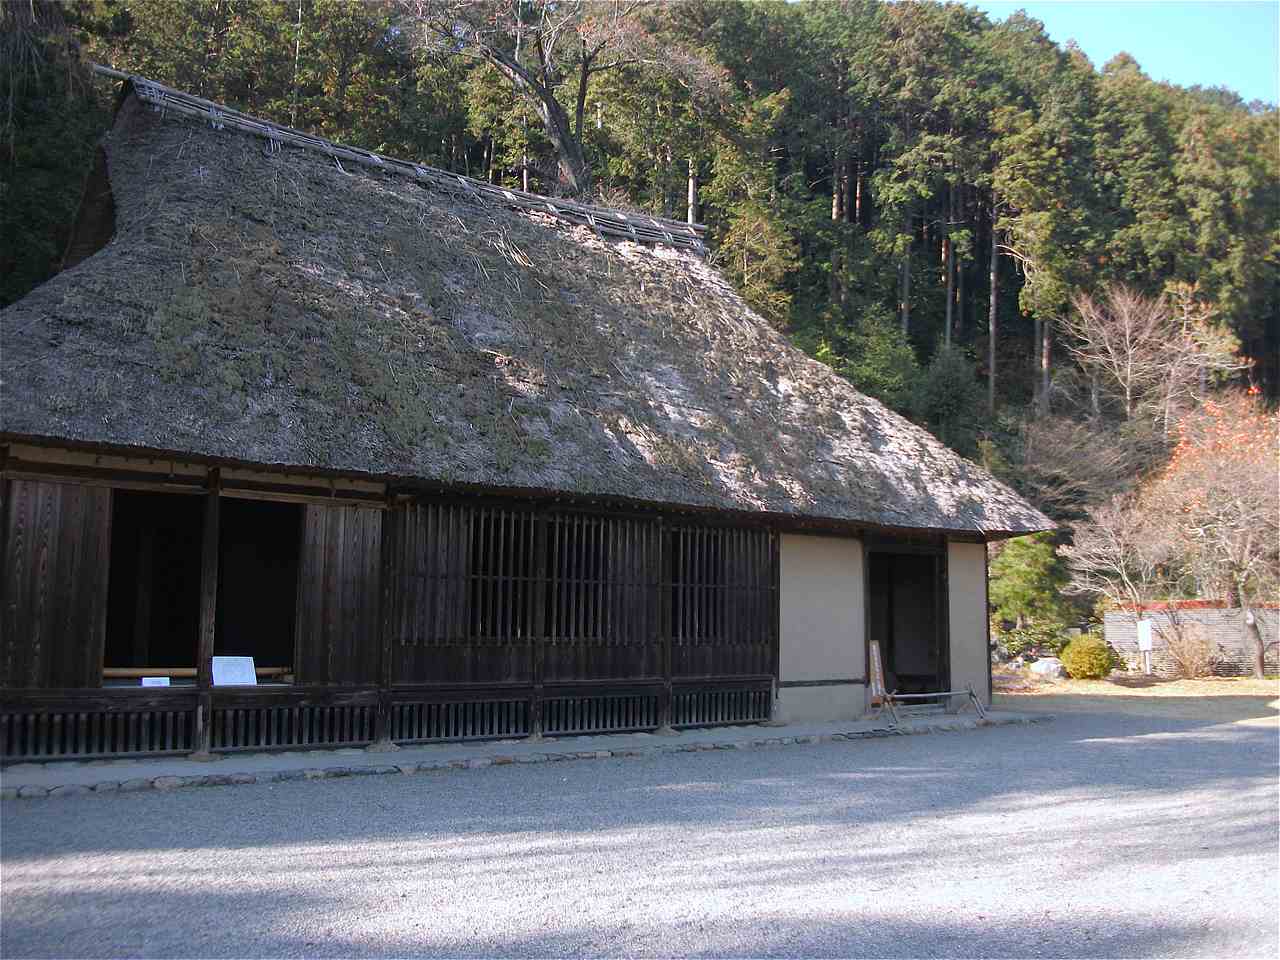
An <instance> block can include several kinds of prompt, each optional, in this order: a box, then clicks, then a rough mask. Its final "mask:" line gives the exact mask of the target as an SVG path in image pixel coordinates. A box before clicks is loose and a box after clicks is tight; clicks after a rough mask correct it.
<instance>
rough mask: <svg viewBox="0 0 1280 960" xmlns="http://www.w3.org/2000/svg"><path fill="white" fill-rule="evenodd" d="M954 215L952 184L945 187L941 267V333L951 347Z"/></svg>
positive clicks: (953, 287)
mask: <svg viewBox="0 0 1280 960" xmlns="http://www.w3.org/2000/svg"><path fill="white" fill-rule="evenodd" d="M955 215H956V189H955V187H954V186H952V187H949V188H948V189H947V224H946V226H945V227H944V228H943V231H942V269H943V270H945V271H946V273H947V283H946V290H947V309H946V318H945V321H944V322H945V324H946V329H945V330H944V331H943V334H942V342H943V343H945V344H946V345H947V348H948V349H950V347H951V326H952V323H953V322H954V314H953V311H954V309H955V304H954V299H955V293H956V270H955V250H954V248H953V246H952V243H951V221H952V220H954V219H955Z"/></svg>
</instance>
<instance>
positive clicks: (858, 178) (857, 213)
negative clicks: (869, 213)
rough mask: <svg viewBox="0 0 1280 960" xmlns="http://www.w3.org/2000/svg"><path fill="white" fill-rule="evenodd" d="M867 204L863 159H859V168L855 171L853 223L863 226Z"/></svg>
mask: <svg viewBox="0 0 1280 960" xmlns="http://www.w3.org/2000/svg"><path fill="white" fill-rule="evenodd" d="M864 202H865V200H864V197H863V185H862V157H861V156H859V157H858V167H857V169H856V170H855V171H854V185H853V222H854V223H856V224H857V225H858V226H862V205H863V203H864Z"/></svg>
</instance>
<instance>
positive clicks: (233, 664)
mask: <svg viewBox="0 0 1280 960" xmlns="http://www.w3.org/2000/svg"><path fill="white" fill-rule="evenodd" d="M257 684H258V671H257V670H255V669H254V666H253V657H214V658H213V685H214V686H215V687H232V686H238V685H241V686H257Z"/></svg>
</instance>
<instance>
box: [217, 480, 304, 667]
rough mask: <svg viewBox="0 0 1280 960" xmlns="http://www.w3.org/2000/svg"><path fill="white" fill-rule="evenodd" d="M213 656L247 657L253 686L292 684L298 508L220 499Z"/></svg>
mask: <svg viewBox="0 0 1280 960" xmlns="http://www.w3.org/2000/svg"><path fill="white" fill-rule="evenodd" d="M220 514H221V523H220V529H219V531H218V541H219V542H218V547H219V550H218V553H219V561H218V614H217V621H216V626H215V630H214V640H213V653H214V656H219V657H221V656H228V657H253V662H254V666H255V667H256V668H257V671H258V682H259V683H263V682H272V683H280V682H290V681H292V679H293V640H294V630H295V620H296V615H297V608H298V598H297V591H298V549H299V545H300V542H301V539H302V508H301V507H300V506H298V505H296V504H291V503H273V502H268V501H261V500H235V499H224V500H223V501H222V504H221V509H220Z"/></svg>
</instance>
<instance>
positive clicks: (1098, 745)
mask: <svg viewBox="0 0 1280 960" xmlns="http://www.w3.org/2000/svg"><path fill="white" fill-rule="evenodd" d="M1278 746H1280V744H1278V738H1277V730H1276V728H1275V727H1274V726H1267V727H1259V726H1256V725H1247V724H1239V723H1216V722H1210V721H1196V720H1193V719H1192V720H1189V719H1185V718H1170V717H1167V716H1151V717H1148V716H1139V715H1133V714H1122V713H1107V714H1103V713H1098V714H1078V713H1077V714H1068V715H1066V716H1065V717H1063V718H1061V719H1059V720H1058V721H1056V722H1054V723H1049V724H1038V725H1033V726H1019V727H1000V728H992V729H988V730H983V731H977V732H971V733H964V734H946V735H934V736H928V737H905V738H900V739H892V740H879V741H866V742H859V743H828V744H819V745H813V746H793V747H782V748H777V749H768V750H752V751H742V752H739V751H725V752H715V753H699V754H674V755H662V756H658V757H651V758H644V759H629V760H602V761H593V762H590V763H576V764H564V763H558V764H547V765H539V766H524V765H518V766H504V767H493V768H489V769H484V770H476V771H468V772H467V773H465V774H462V775H450V774H424V775H418V776H409V777H372V778H359V779H351V780H337V781H317V782H301V783H281V784H270V785H261V786H247V787H227V788H208V789H201V790H185V791H178V792H176V793H154V792H152V793H138V794H126V795H107V796H89V797H73V798H68V799H65V800H61V801H57V802H54V801H49V802H16V803H8V804H5V806H4V807H3V809H2V810H0V817H2V818H3V819H2V820H0V828H2V829H0V868H2V869H3V875H2V881H0V882H2V883H3V899H2V901H0V922H2V926H0V954H2V955H3V956H4V957H20V956H59V957H66V956H95V957H96V956H259V955H271V956H290V957H292V956H381V955H455V956H473V955H499V956H501V955H560V956H586V955H602V954H603V955H642V956H653V955H663V956H667V955H706V956H734V955H766V956H806V957H808V956H848V955H854V956H940V955H949V956H978V955H985V956H990V955H997V956H1028V957H1032V956H1034V957H1041V956H1047V957H1068V956H1070V957H1075V956H1218V957H1226V956H1253V957H1275V956H1277V954H1278V953H1280V920H1278V916H1280V894H1278V892H1277V891H1280V865H1278V862H1277V851H1278V844H1280V822H1278V811H1277V800H1278V793H1280V786H1278V781H1277V774H1278V767H1280V764H1278V763H1277V760H1278V756H1280V754H1278Z"/></svg>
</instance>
